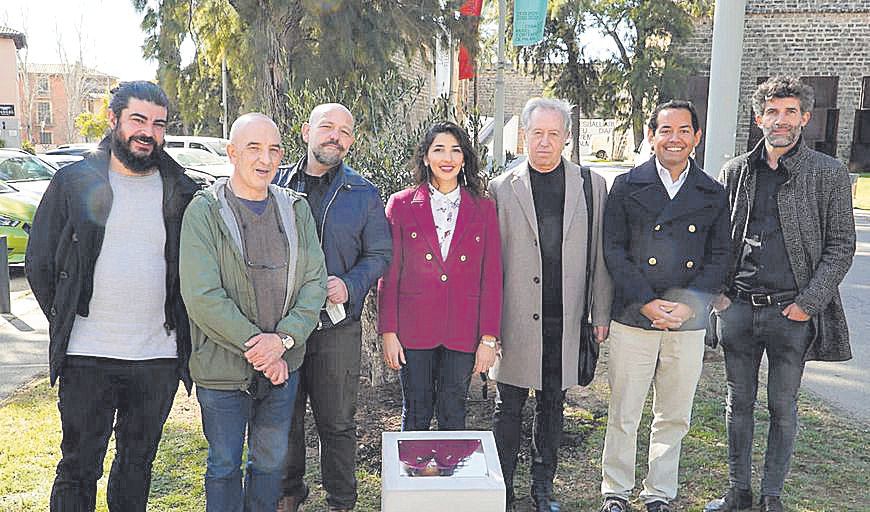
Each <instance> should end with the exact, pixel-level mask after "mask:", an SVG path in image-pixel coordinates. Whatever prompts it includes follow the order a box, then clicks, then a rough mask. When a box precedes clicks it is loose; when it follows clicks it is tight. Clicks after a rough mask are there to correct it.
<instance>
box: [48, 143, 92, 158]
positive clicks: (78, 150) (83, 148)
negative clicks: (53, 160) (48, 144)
mask: <svg viewBox="0 0 870 512" xmlns="http://www.w3.org/2000/svg"><path fill="white" fill-rule="evenodd" d="M97 145H98V144H97V143H96V142H80V143H75V144H61V145H60V146H58V147H56V148H54V149H49V150H48V151H46V152H45V154H46V155H76V156H80V157H82V158H84V157H85V156H87V154H88V153H90V152H91V151H94V150H95V149H97Z"/></svg>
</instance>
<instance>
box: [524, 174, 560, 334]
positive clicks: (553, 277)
mask: <svg viewBox="0 0 870 512" xmlns="http://www.w3.org/2000/svg"><path fill="white" fill-rule="evenodd" d="M529 178H530V179H531V184H532V197H533V198H534V201H535V215H536V216H537V218H538V246H539V248H540V251H541V269H542V274H543V275H542V276H541V290H543V296H542V302H543V305H542V313H543V316H545V317H551V318H562V225H563V222H564V217H565V166H564V164H561V163H560V164H559V166H558V167H556V168H555V169H553V170H552V171H550V172H546V173H544V172H538V171H536V170H535V169H533V168H532V167H531V166H529Z"/></svg>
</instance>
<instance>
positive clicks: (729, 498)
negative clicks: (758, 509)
mask: <svg viewBox="0 0 870 512" xmlns="http://www.w3.org/2000/svg"><path fill="white" fill-rule="evenodd" d="M751 508H752V491H744V490H742V489H737V488H735V487H732V488H730V489H728V493H727V494H725V496H723V497H721V498H719V499H716V500H713V501H711V502H709V503H707V506H705V507H704V512H740V511H743V510H749V509H751Z"/></svg>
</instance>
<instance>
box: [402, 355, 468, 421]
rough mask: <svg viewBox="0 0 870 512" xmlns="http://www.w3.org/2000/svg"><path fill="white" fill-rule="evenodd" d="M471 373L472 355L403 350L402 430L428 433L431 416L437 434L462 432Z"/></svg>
mask: <svg viewBox="0 0 870 512" xmlns="http://www.w3.org/2000/svg"><path fill="white" fill-rule="evenodd" d="M473 369H474V353H473V352H472V353H466V352H458V351H456V350H448V349H446V348H444V347H438V348H433V349H430V350H405V365H404V366H402V368H401V369H400V370H399V378H400V379H401V381H402V430H403V431H406V430H429V424H430V423H431V422H432V416H433V413H434V414H435V416H436V417H437V419H438V430H463V429H465V395H466V393H467V392H468V385H469V383H470V382H471V370H473Z"/></svg>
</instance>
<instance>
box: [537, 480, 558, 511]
mask: <svg viewBox="0 0 870 512" xmlns="http://www.w3.org/2000/svg"><path fill="white" fill-rule="evenodd" d="M532 504H533V507H534V508H533V510H534V511H535V512H560V511H561V510H562V507H561V505H559V502H558V501H556V500H554V499H553V485H552V484H550V485H547V484H538V483H532Z"/></svg>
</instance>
